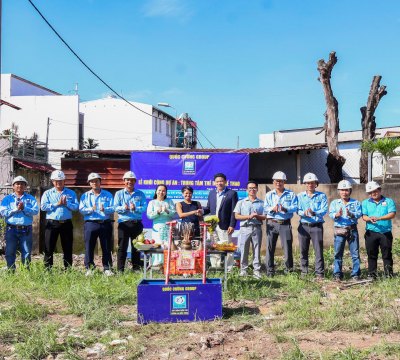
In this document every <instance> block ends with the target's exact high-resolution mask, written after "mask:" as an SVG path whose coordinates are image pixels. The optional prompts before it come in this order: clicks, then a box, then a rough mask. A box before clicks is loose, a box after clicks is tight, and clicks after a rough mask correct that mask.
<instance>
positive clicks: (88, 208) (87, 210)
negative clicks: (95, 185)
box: [79, 189, 114, 221]
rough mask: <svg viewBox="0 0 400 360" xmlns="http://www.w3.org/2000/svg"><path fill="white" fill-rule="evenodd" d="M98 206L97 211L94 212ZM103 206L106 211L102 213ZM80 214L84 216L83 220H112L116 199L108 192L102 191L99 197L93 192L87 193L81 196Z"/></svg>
mask: <svg viewBox="0 0 400 360" xmlns="http://www.w3.org/2000/svg"><path fill="white" fill-rule="evenodd" d="M93 205H96V210H93ZM101 205H103V206H104V211H100V207H101ZM79 212H80V213H81V214H82V215H83V220H84V221H87V220H110V219H111V218H112V214H113V213H114V198H113V196H112V195H111V193H110V192H109V191H107V190H103V189H101V191H100V194H99V195H98V196H96V195H95V193H94V192H93V191H92V190H89V191H86V192H85V193H84V194H83V195H82V196H81V201H80V202H79Z"/></svg>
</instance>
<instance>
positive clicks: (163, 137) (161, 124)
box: [152, 109, 174, 147]
mask: <svg viewBox="0 0 400 360" xmlns="http://www.w3.org/2000/svg"><path fill="white" fill-rule="evenodd" d="M156 121H157V131H156V130H155V129H156V128H155V122H156ZM172 126H174V124H173V123H171V121H169V120H168V117H167V116H166V115H165V114H163V113H162V112H159V111H157V109H154V111H153V140H152V145H154V146H163V147H169V146H171V145H172V137H171V136H172V135H171V134H172V132H173V130H172Z"/></svg>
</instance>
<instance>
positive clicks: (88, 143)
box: [83, 138, 99, 150]
mask: <svg viewBox="0 0 400 360" xmlns="http://www.w3.org/2000/svg"><path fill="white" fill-rule="evenodd" d="M98 146H99V143H98V142H97V140H95V139H92V138H87V139H86V140H85V141H84V142H83V148H84V149H85V150H93V149H96V148H97V147H98Z"/></svg>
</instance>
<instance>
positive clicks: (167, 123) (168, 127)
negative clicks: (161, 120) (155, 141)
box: [166, 122, 171, 136]
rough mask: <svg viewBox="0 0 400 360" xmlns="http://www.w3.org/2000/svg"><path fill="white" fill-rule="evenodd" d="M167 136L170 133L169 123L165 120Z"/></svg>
mask: <svg viewBox="0 0 400 360" xmlns="http://www.w3.org/2000/svg"><path fill="white" fill-rule="evenodd" d="M166 125H167V136H171V133H170V131H169V129H170V125H169V123H168V122H167V124H166Z"/></svg>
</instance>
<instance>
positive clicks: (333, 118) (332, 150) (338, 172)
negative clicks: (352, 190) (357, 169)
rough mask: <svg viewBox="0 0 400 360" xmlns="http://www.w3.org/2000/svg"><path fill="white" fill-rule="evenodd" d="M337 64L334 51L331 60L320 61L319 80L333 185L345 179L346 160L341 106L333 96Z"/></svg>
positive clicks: (329, 173) (330, 55)
mask: <svg viewBox="0 0 400 360" xmlns="http://www.w3.org/2000/svg"><path fill="white" fill-rule="evenodd" d="M336 63H337V57H336V53H335V52H334V51H332V52H331V53H330V54H329V60H328V61H327V62H325V60H324V59H321V60H319V61H318V71H319V74H320V76H319V78H318V80H319V81H320V82H321V84H322V88H323V91H324V96H325V102H326V112H325V114H324V115H325V125H324V128H325V141H326V144H327V146H328V158H327V162H326V166H327V168H328V175H329V178H330V180H331V183H337V182H339V181H340V180H342V179H343V174H342V168H343V165H344V163H345V161H346V159H345V158H344V157H343V156H341V155H340V153H339V149H338V134H339V131H340V129H339V104H338V102H337V100H336V98H335V96H334V95H333V91H332V86H331V75H332V69H333V67H334V66H335V64H336Z"/></svg>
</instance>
